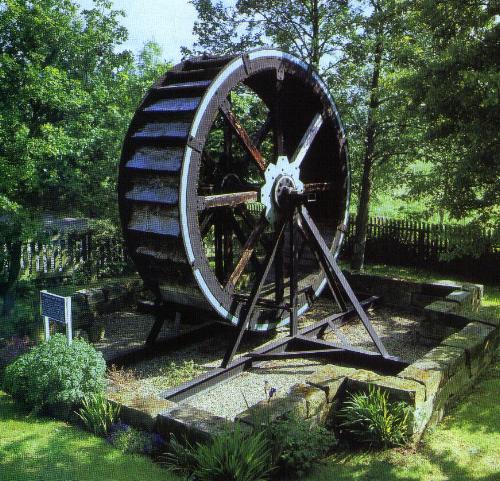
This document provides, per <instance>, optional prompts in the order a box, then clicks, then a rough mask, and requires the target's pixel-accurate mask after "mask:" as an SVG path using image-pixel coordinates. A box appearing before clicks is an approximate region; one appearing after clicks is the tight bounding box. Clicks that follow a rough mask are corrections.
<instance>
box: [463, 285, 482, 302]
mask: <svg viewBox="0 0 500 481" xmlns="http://www.w3.org/2000/svg"><path fill="white" fill-rule="evenodd" d="M462 290H464V291H468V292H470V293H471V294H472V304H473V306H474V307H479V306H480V305H481V301H482V299H483V294H484V286H483V285H482V284H470V283H466V284H462Z"/></svg>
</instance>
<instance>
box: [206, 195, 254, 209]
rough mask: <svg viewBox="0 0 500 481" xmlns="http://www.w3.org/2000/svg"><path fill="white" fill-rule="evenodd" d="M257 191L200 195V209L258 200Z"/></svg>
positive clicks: (233, 205)
mask: <svg viewBox="0 0 500 481" xmlns="http://www.w3.org/2000/svg"><path fill="white" fill-rule="evenodd" d="M257 198H258V193H257V192H235V193H233V194H218V195H207V196H200V197H198V209H199V210H205V209H211V208H212V207H235V206H237V205H240V204H243V203H245V202H256V201H257Z"/></svg>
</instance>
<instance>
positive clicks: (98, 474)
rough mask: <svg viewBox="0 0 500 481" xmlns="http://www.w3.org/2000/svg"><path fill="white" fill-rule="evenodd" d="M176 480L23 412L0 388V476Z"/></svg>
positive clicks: (51, 480)
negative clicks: (0, 391)
mask: <svg viewBox="0 0 500 481" xmlns="http://www.w3.org/2000/svg"><path fill="white" fill-rule="evenodd" d="M144 479H147V480H148V481H156V480H158V481H160V480H161V481H174V480H175V481H178V478H176V477H174V476H173V475H171V474H170V473H168V472H167V471H166V470H164V469H162V468H160V467H159V466H157V465H155V464H153V462H152V461H150V460H149V459H147V458H146V457H143V456H139V455H128V454H123V453H121V452H120V451H118V450H116V449H114V448H113V447H112V446H110V445H109V444H107V443H106V441H104V440H103V439H101V438H98V437H96V436H92V435H90V434H88V433H86V432H84V431H82V430H80V429H77V428H75V427H72V426H69V425H67V424H65V423H63V422H60V421H55V420H52V419H48V418H39V419H33V418H32V417H31V416H27V411H25V410H22V409H20V408H19V407H18V405H16V404H15V403H14V402H13V401H12V400H11V399H10V398H9V397H8V396H6V395H4V394H2V393H0V481H94V480H99V481H142V480H144Z"/></svg>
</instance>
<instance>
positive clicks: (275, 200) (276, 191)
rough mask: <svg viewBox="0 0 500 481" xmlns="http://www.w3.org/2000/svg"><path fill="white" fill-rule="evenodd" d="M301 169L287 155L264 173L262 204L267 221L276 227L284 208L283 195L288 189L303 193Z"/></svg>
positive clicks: (261, 194)
mask: <svg viewBox="0 0 500 481" xmlns="http://www.w3.org/2000/svg"><path fill="white" fill-rule="evenodd" d="M299 177H300V169H299V167H298V166H297V165H294V164H291V163H290V162H289V161H288V157H287V156H286V155H281V156H279V157H278V159H277V161H276V163H275V164H273V163H270V164H269V165H268V166H267V169H266V170H265V172H264V179H265V182H264V185H263V186H262V188H261V190H260V202H261V203H262V204H264V208H265V210H266V219H267V221H268V222H269V223H270V224H272V225H274V224H275V223H276V222H277V220H278V219H279V217H280V214H281V211H282V208H283V207H284V206H283V201H282V200H280V198H282V197H283V193H284V191H285V190H286V189H296V190H297V191H298V192H302V190H303V189H304V184H303V183H302V181H301V180H300V178H299Z"/></svg>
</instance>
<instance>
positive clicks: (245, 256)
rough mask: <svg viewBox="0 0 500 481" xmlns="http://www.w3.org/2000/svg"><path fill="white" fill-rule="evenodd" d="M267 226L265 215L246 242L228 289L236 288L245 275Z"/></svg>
mask: <svg viewBox="0 0 500 481" xmlns="http://www.w3.org/2000/svg"><path fill="white" fill-rule="evenodd" d="M266 226H267V222H266V219H265V217H264V215H262V216H261V217H260V219H259V222H258V223H257V225H256V226H255V228H254V230H253V231H252V232H251V233H250V236H249V237H248V239H247V241H246V242H245V245H244V246H243V252H242V254H241V257H240V259H239V260H238V263H237V264H236V267H235V268H234V271H233V272H232V274H231V275H230V276H229V279H228V281H227V285H226V286H227V287H226V289H233V288H234V286H236V284H237V282H238V280H239V279H240V277H241V275H242V274H243V270H244V269H245V267H246V265H247V264H248V261H249V260H250V258H251V257H252V254H253V253H254V250H255V246H256V244H257V241H258V239H259V237H260V236H261V234H262V232H264V229H265V228H266Z"/></svg>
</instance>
